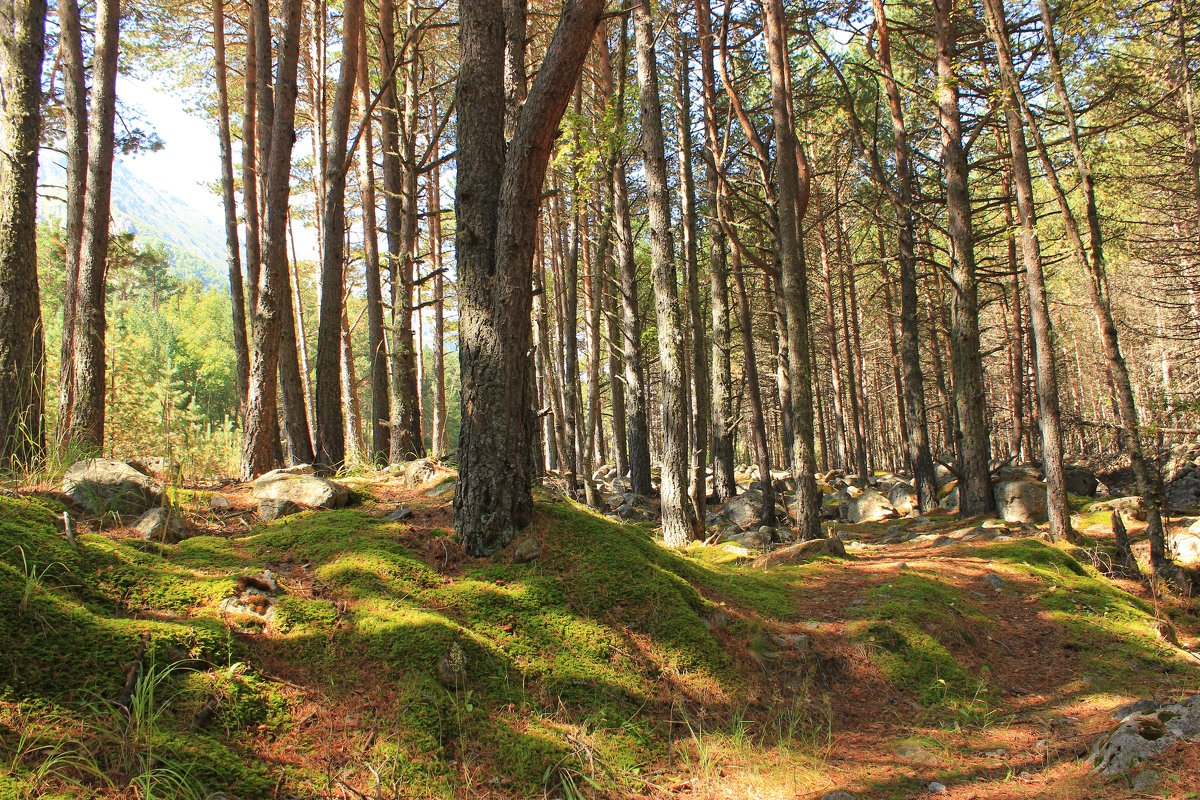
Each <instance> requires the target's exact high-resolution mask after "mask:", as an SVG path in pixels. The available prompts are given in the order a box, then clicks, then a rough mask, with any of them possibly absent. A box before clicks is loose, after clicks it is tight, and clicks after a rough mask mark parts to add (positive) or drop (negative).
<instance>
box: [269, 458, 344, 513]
mask: <svg viewBox="0 0 1200 800" xmlns="http://www.w3.org/2000/svg"><path fill="white" fill-rule="evenodd" d="M310 469H311V468H310ZM254 496H255V498H257V499H258V500H287V501H290V502H292V503H295V504H296V505H300V506H308V507H309V508H341V507H342V506H344V505H346V501H347V500H348V499H349V498H350V493H349V492H348V491H347V490H346V487H345V486H342V485H340V484H336V483H334V482H333V481H329V480H326V479H324V478H320V477H317V476H316V475H313V474H311V473H304V472H297V471H294V470H283V469H277V470H272V471H271V472H268V473H267V474H265V475H263V476H262V477H260V478H259V479H258V480H256V481H255V482H254Z"/></svg>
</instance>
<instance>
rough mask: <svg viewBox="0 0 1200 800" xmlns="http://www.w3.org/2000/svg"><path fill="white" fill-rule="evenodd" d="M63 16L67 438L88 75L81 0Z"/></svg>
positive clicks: (63, 404)
mask: <svg viewBox="0 0 1200 800" xmlns="http://www.w3.org/2000/svg"><path fill="white" fill-rule="evenodd" d="M58 18H59V36H58V47H59V53H60V55H59V60H60V62H61V69H62V80H63V111H64V112H65V121H64V127H65V129H66V131H65V132H66V137H65V138H66V141H65V145H66V151H67V185H66V214H65V217H66V218H65V220H64V223H63V227H64V230H63V234H64V240H65V248H64V252H63V273H64V280H63V332H62V350H61V353H62V356H61V358H60V359H59V388H58V434H57V435H58V438H59V439H62V438H63V437H64V436H65V435H66V434H67V431H68V430H69V429H70V427H71V416H72V413H73V411H74V404H75V303H76V298H77V295H78V292H79V288H78V284H79V256H80V246H81V244H82V240H83V207H84V199H85V195H86V194H87V192H86V187H87V165H88V141H87V137H88V134H87V124H88V121H87V80H86V77H85V73H84V61H83V33H82V29H81V26H80V20H79V3H78V0H59V4H58ZM39 69H40V65H39Z"/></svg>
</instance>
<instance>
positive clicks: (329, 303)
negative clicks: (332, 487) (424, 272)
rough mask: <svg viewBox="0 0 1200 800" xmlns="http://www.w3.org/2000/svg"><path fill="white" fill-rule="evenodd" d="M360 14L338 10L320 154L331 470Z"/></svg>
mask: <svg viewBox="0 0 1200 800" xmlns="http://www.w3.org/2000/svg"><path fill="white" fill-rule="evenodd" d="M362 17H363V4H362V0H346V3H345V5H344V6H343V10H342V56H341V59H342V61H341V66H340V68H339V74H338V82H337V88H336V89H335V90H334V96H333V119H332V128H333V130H332V131H331V132H330V133H331V138H330V140H329V142H328V150H327V151H326V154H325V180H324V185H325V197H324V217H325V241H324V247H323V249H322V254H321V312H320V316H319V317H318V320H317V397H316V401H317V407H316V410H317V413H316V423H317V424H316V428H317V430H316V444H317V447H316V450H317V452H316V459H317V464H318V466H320V467H321V468H322V469H324V470H327V471H330V472H336V471H337V470H338V469H340V468H341V467H342V466H343V465H344V464H345V462H346V441H345V425H346V421H345V416H344V414H343V412H342V407H343V403H344V402H345V401H346V400H348V399H349V398H348V397H345V398H344V397H343V396H342V385H341V351H342V346H341V345H342V342H341V339H342V316H343V315H344V310H345V306H344V302H343V295H344V293H345V284H346V277H345V271H346V265H345V255H346V254H345V246H346V173H347V172H348V170H349V167H350V159H351V155H352V154H351V153H349V152H347V147H348V146H349V143H348V140H349V137H350V112H351V109H352V108H353V106H354V81H355V79H356V78H357V75H358V48H359V45H360V40H361V38H362V34H361V31H360V28H361V27H362Z"/></svg>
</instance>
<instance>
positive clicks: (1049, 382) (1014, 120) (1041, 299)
mask: <svg viewBox="0 0 1200 800" xmlns="http://www.w3.org/2000/svg"><path fill="white" fill-rule="evenodd" d="M983 5H984V11H985V14H986V16H987V22H988V32H989V33H990V34H991V37H992V42H993V44H995V46H996V51H997V56H998V59H999V63H1000V82H1001V85H1002V87H1003V94H1002V97H1001V103H1002V105H1003V109H1004V119H1005V124H1006V127H1007V129H1008V145H1009V150H1010V152H1011V158H1012V178H1013V184H1014V188H1015V189H1016V194H1017V215H1018V216H1019V217H1020V220H1021V257H1022V259H1023V260H1024V262H1025V283H1026V285H1027V287H1028V289H1029V311H1030V315H1031V318H1032V320H1033V351H1034V360H1035V363H1036V364H1037V399H1038V426H1039V427H1040V428H1041V431H1042V470H1043V472H1044V473H1045V475H1046V495H1047V499H1048V505H1047V511H1048V515H1049V518H1050V538H1051V539H1060V538H1066V539H1069V540H1071V541H1074V540H1075V539H1076V535H1075V532H1074V531H1073V530H1072V528H1071V507H1070V504H1069V502H1068V500H1067V489H1066V485H1065V482H1064V474H1063V446H1062V423H1061V421H1060V419H1059V413H1060V411H1059V404H1058V377H1057V375H1056V368H1055V364H1054V331H1053V326H1052V325H1051V322H1050V300H1049V297H1048V296H1047V293H1046V280H1045V275H1044V274H1043V269H1042V250H1041V243H1040V241H1039V240H1038V232H1037V207H1036V204H1035V198H1034V194H1033V176H1032V175H1031V174H1030V171H1029V152H1028V150H1027V149H1026V144H1025V129H1024V126H1023V124H1022V121H1021V111H1020V102H1019V100H1018V97H1017V92H1018V91H1019V90H1020V87H1019V86H1018V85H1017V79H1016V73H1015V71H1014V69H1013V64H1012V55H1011V52H1010V50H1009V42H1008V32H1007V28H1006V24H1005V21H1004V6H1003V0H984V4H983ZM1068 210H1069V209H1068ZM960 497H961V495H960Z"/></svg>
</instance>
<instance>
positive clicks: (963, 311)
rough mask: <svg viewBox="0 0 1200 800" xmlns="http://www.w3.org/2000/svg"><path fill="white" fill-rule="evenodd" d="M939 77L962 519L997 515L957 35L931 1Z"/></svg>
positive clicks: (943, 3)
mask: <svg viewBox="0 0 1200 800" xmlns="http://www.w3.org/2000/svg"><path fill="white" fill-rule="evenodd" d="M933 10H934V15H933V18H934V34H935V44H936V48H935V49H936V62H937V73H938V123H939V125H938V127H939V128H940V130H941V138H942V163H943V168H944V169H945V172H946V211H947V215H948V218H949V232H950V245H951V254H950V257H951V267H950V284H951V297H952V305H951V315H950V351H951V359H950V370H951V372H952V373H953V376H954V405H955V411H956V412H957V413H956V416H957V418H958V430H959V437H960V438H959V447H958V452H959V459H958V479H959V482H958V498H959V513H960V514H961V515H962V516H964V517H969V516H975V515H978V514H987V513H990V512H992V511H994V510H995V508H996V499H995V496H994V494H993V493H992V482H991V476H990V474H989V471H988V470H989V467H990V464H989V461H990V460H991V447H990V442H989V441H988V430H987V421H986V414H985V410H986V409H985V404H986V398H985V396H984V387H983V360H982V357H981V355H980V350H979V299H978V287H977V285H976V279H975V233H974V230H973V229H972V224H971V197H970V194H969V193H968V189H967V175H968V169H969V168H968V164H967V153H966V150H965V149H964V147H963V136H962V117H961V115H960V112H959V105H958V103H959V92H958V75H957V74H956V72H955V60H956V58H957V55H958V54H957V46H956V41H957V38H956V37H957V31H956V29H955V23H954V20H953V18H952V17H953V10H954V0H933Z"/></svg>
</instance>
